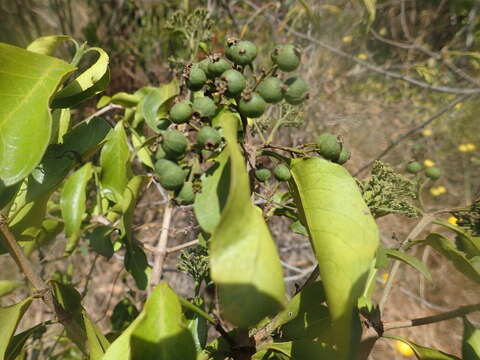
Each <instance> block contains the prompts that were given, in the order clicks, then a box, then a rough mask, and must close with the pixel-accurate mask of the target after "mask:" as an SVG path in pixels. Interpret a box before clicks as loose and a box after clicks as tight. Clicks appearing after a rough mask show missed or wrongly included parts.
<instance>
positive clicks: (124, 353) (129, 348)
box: [102, 283, 196, 360]
mask: <svg viewBox="0 0 480 360" xmlns="http://www.w3.org/2000/svg"><path fill="white" fill-rule="evenodd" d="M127 359H142V360H173V359H179V360H180V359H182V360H195V359H196V352H195V345H194V342H193V339H192V336H191V334H190V332H189V331H188V330H187V329H186V324H185V318H184V317H183V313H182V307H181V305H180V301H179V300H178V297H177V295H176V294H175V293H174V292H173V290H172V289H171V288H170V287H169V286H168V284H167V283H160V284H159V285H158V286H157V287H155V289H154V290H153V292H152V293H151V294H150V296H149V297H148V299H147V302H146V303H145V307H144V308H143V310H142V312H141V313H140V315H139V316H138V317H137V318H136V319H135V321H133V323H132V324H131V325H130V326H129V327H128V328H127V329H126V330H125V331H124V332H123V334H122V335H120V336H119V337H118V338H117V339H116V340H115V341H114V342H113V343H112V345H111V346H110V348H109V349H108V351H107V352H106V354H105V356H104V357H103V358H102V360H127Z"/></svg>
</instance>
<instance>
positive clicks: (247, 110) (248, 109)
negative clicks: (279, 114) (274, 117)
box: [238, 93, 267, 118]
mask: <svg viewBox="0 0 480 360" xmlns="http://www.w3.org/2000/svg"><path fill="white" fill-rule="evenodd" d="M266 107H267V103H266V102H265V100H263V98H262V97H261V96H260V95H258V94H257V93H252V94H248V95H247V96H243V97H242V99H241V100H240V102H239V103H238V111H239V112H240V114H241V115H242V116H245V117H249V118H257V117H260V116H262V114H263V113H264V112H265V109H266Z"/></svg>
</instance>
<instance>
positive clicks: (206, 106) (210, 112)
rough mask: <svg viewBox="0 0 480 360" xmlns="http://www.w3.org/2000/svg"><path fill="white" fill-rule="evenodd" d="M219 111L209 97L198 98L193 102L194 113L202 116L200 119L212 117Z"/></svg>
mask: <svg viewBox="0 0 480 360" xmlns="http://www.w3.org/2000/svg"><path fill="white" fill-rule="evenodd" d="M216 111H217V105H215V102H214V101H213V100H212V99H211V98H209V97H208V96H204V97H199V98H196V99H195V100H194V101H193V113H194V114H198V115H200V117H202V118H204V117H212V116H214V115H215V113H216Z"/></svg>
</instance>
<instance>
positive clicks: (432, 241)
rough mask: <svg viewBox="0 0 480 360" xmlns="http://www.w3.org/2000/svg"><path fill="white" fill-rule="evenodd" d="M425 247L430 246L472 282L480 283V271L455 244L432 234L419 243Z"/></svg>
mask: <svg viewBox="0 0 480 360" xmlns="http://www.w3.org/2000/svg"><path fill="white" fill-rule="evenodd" d="M419 242H420V243H423V244H425V245H430V246H431V247H433V248H434V249H435V250H437V251H438V252H439V253H440V254H442V255H443V256H445V257H446V258H447V259H448V260H450V261H451V262H452V264H453V266H454V267H455V268H456V269H457V270H458V271H460V272H461V273H463V275H465V276H466V277H468V278H469V279H470V280H472V281H475V282H477V283H480V269H478V268H476V266H475V265H474V264H473V263H472V261H470V260H469V259H468V258H467V257H466V256H465V254H464V253H463V252H461V251H459V250H458V249H457V248H456V247H455V244H454V243H453V242H452V241H450V240H448V239H447V238H446V237H444V236H442V235H440V234H435V233H432V234H430V235H428V236H427V238H426V239H425V240H421V241H419Z"/></svg>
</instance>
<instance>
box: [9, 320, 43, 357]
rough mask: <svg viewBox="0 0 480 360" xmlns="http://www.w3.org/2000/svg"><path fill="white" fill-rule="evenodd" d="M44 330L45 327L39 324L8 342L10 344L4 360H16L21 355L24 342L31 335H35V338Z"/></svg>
mask: <svg viewBox="0 0 480 360" xmlns="http://www.w3.org/2000/svg"><path fill="white" fill-rule="evenodd" d="M46 330H47V327H46V326H45V324H44V323H41V324H38V325H35V326H34V327H31V328H30V329H28V330H25V331H23V332H21V333H20V334H18V335H15V336H14V337H13V338H12V340H11V341H10V344H9V345H8V348H7V351H6V356H5V360H17V359H18V358H17V356H19V354H20V353H21V351H22V349H23V346H24V345H25V342H26V341H27V340H28V338H29V337H30V336H32V335H33V334H37V336H38V335H40V334H43V333H44V332H45V331H46Z"/></svg>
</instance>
